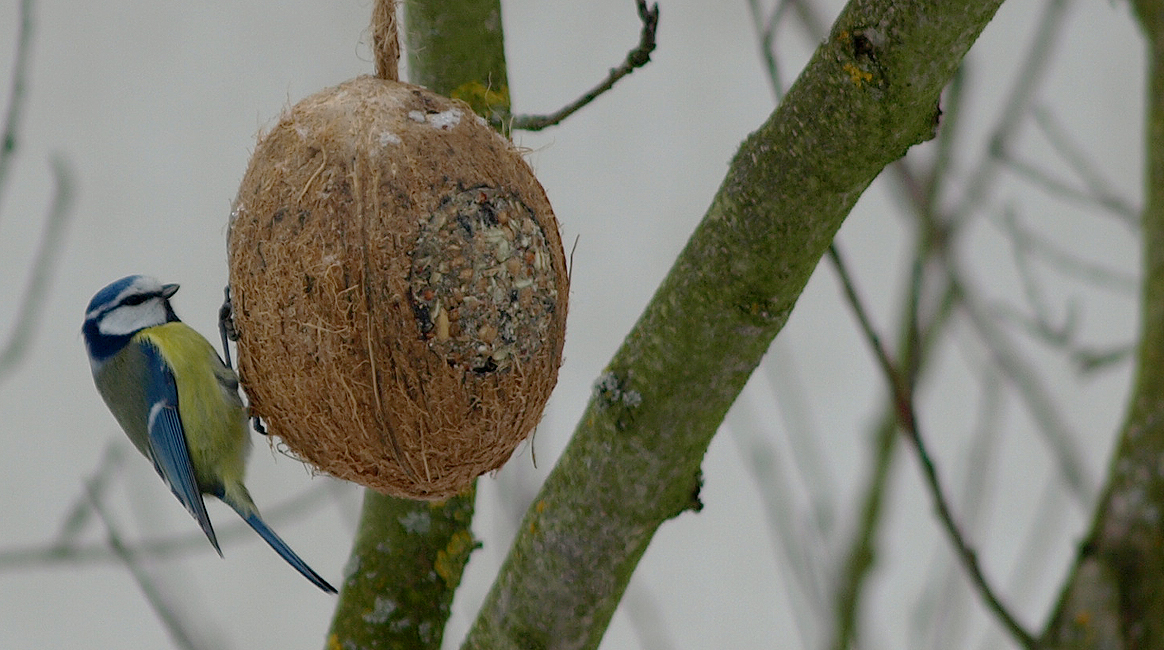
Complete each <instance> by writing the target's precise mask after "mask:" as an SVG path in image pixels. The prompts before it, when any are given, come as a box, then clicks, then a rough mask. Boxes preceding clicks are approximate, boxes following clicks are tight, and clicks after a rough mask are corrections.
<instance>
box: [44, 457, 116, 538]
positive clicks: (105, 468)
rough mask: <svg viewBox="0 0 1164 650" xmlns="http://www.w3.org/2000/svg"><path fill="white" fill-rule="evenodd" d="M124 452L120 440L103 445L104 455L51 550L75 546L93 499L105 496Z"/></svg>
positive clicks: (87, 520)
mask: <svg viewBox="0 0 1164 650" xmlns="http://www.w3.org/2000/svg"><path fill="white" fill-rule="evenodd" d="M124 450H125V447H124V444H123V443H122V441H120V440H111V441H110V442H109V444H107V445H105V453H103V454H101V461H100V462H99V463H97V469H96V470H94V471H93V473H92V474H91V475H90V476H89V480H88V481H86V483H85V484H86V486H87V488H88V489H87V490H86V491H85V493H83V494H81V495H80V497H78V498H77V500H76V502H75V503H74V504H73V507H72V508H70V509H69V514H67V515H65V518H64V520H63V521H62V523H61V530H60V532H59V533H57V539H56V541H55V542H53V545H52V548H56V549H65V548H68V547H70V546H72V545H74V544H76V540H77V538H78V537H79V536H80V535H81V532H82V531H83V530H84V529H85V526H86V525H87V524H88V523H89V518H90V517H91V516H92V515H93V499H94V498H98V499H100V498H101V497H102V496H103V495H104V494H105V488H106V486H108V485H109V481H110V480H111V479H112V478H113V477H114V476H116V475H117V472H118V470H119V469H120V468H121V462H122V461H123V460H124V459H125V454H124V453H123V451H124Z"/></svg>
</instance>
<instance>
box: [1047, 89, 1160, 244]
mask: <svg viewBox="0 0 1164 650" xmlns="http://www.w3.org/2000/svg"><path fill="white" fill-rule="evenodd" d="M1032 113H1033V114H1034V117H1035V124H1036V125H1038V127H1039V129H1040V130H1041V131H1042V132H1043V137H1045V138H1046V139H1047V142H1048V143H1050V144H1051V146H1052V147H1053V148H1054V149H1055V151H1056V152H1058V154H1059V157H1060V158H1062V159H1063V161H1064V162H1066V163H1067V165H1068V166H1069V167H1070V168H1071V170H1072V171H1073V172H1075V175H1076V176H1078V177H1079V178H1080V180H1082V181H1083V184H1084V185H1086V186H1087V188H1088V189H1089V190H1090V192H1091V197H1092V198H1093V199H1094V200H1095V202H1096V203H1097V204H1099V205H1100V206H1102V207H1104V208H1107V209H1108V210H1110V211H1111V212H1113V213H1114V214H1116V215H1117V216H1119V217H1122V218H1123V222H1124V225H1126V226H1128V227H1129V228H1133V229H1135V228H1139V226H1140V209H1139V208H1137V207H1135V206H1133V205H1132V204H1131V203H1129V202H1128V201H1126V200H1124V199H1123V198H1121V197H1120V196H1119V195H1118V194H1117V193H1116V192H1115V190H1113V189H1112V185H1111V183H1109V182H1108V181H1107V179H1105V178H1104V177H1103V175H1102V174H1100V173H1099V170H1098V169H1096V168H1095V166H1094V165H1093V164H1092V161H1091V157H1090V156H1088V155H1087V154H1086V153H1085V152H1084V151H1083V148H1082V147H1080V146H1079V145H1078V144H1076V143H1075V142H1074V141H1073V140H1072V138H1071V134H1070V133H1069V132H1068V130H1067V129H1065V128H1063V125H1061V124H1059V121H1058V120H1056V119H1055V115H1054V114H1053V113H1052V112H1051V111H1050V109H1048V108H1046V107H1043V106H1036V107H1035V109H1034V110H1033V111H1032Z"/></svg>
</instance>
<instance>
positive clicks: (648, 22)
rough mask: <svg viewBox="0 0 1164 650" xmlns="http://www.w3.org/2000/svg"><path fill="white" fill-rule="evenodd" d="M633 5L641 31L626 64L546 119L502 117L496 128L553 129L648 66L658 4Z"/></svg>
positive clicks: (637, 1) (643, 1)
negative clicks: (636, 11) (639, 69)
mask: <svg viewBox="0 0 1164 650" xmlns="http://www.w3.org/2000/svg"><path fill="white" fill-rule="evenodd" d="M635 5H636V6H637V7H638V11H639V20H641V21H642V23H643V28H642V31H641V32H639V44H638V45H637V46H636V47H635V48H634V49H633V50H631V51H630V52H629V53H627V55H626V60H624V61H623V62H622V63H621V64H619V66H618V67H617V68H611V69H610V73H609V74H608V75H606V79H604V80H603V81H602V83H600V84H598V85H597V86H595V87H593V88H591V89H590V90H588V91H587V92H586V94H584V95H582V96H581V97H579V98H578V99H576V100H574V101H573V102H570V103H569V104H566V105H565V106H563V107H562V108H560V109H558V110H557V111H555V112H553V113H550V114H549V115H513V116H504V115H503V116H500V117H498V118H496V122H497V125H498V126H506V125H508V126H509V128H511V129H514V130H517V129H521V130H523V131H540V130H542V129H544V128H547V127H551V126H554V125H555V124H558V123H560V122H561V121H562V120H564V119H566V118H567V117H570V116H571V115H573V114H574V113H575V112H576V111H577V110H578V109H580V108H582V107H583V106H585V105H587V104H589V103H590V102H592V101H594V100H595V99H597V98H598V96H599V95H601V94H602V93H605V92H606V91H608V90H610V89H611V88H612V87H613V86H614V84H615V83H617V82H618V80H619V79H622V78H623V77H625V76H627V75H628V74H630V73H632V72H634V71H635V69H636V68H641V67H643V66H644V65H646V64H647V63H649V62H650V60H651V53H652V52H654V51H655V30H656V29H657V28H658V26H659V4H658V3H655V4H653V5H650V6H648V5H647V2H646V0H635Z"/></svg>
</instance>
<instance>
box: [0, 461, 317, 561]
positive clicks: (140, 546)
mask: <svg viewBox="0 0 1164 650" xmlns="http://www.w3.org/2000/svg"><path fill="white" fill-rule="evenodd" d="M327 483H332V481H328V482H327ZM328 487H329V486H328V485H327V484H325V483H322V482H321V483H318V484H317V485H315V486H312V487H311V488H308V489H307V490H305V491H303V492H302V493H300V494H298V495H297V496H295V497H292V498H290V499H288V500H287V501H284V502H282V503H279V504H277V505H276V506H275V507H273V508H263V518H264V519H266V520H267V522H268V523H270V524H278V523H279V522H280V521H288V520H290V519H291V518H293V517H297V516H300V515H301V514H302V513H303V511H304V510H305V509H307V508H314V507H317V506H319V505H320V504H322V503H323V502H324V500H325V499H331V498H332V497H331V496H330V495H331V491H330V490H329V489H327V488H328ZM73 516H75V515H74V514H73V513H72V512H71V511H70V515H69V517H70V518H71V517H73ZM214 530H215V532H216V533H217V535H218V540H219V541H220V542H226V541H228V540H232V539H242V538H244V537H251V536H252V533H251V532H250V531H251V529H250V527H249V526H247V525H246V523H244V522H243V521H242V520H241V519H235V520H233V521H228V522H226V523H223V524H221V525H216V526H215V527H214ZM126 546H127V549H128V550H129V552H130V553H132V554H133V556H134V557H137V558H142V559H151V560H153V559H159V558H168V557H175V556H179V555H184V554H189V553H190V552H191V551H196V550H201V549H204V548H205V547H206V536H205V535H203V534H202V532H201V531H196V532H191V533H178V534H174V535H168V536H165V537H158V538H155V539H148V540H144V541H141V542H134V543H129V544H127V545H126ZM117 559H118V558H117V555H116V554H115V553H113V552H112V551H111V550H110V549H109V547H108V546H107V545H105V544H101V543H86V544H63V545H62V544H60V543H56V542H49V543H42V544H39V545H36V546H25V547H13V548H7V549H0V572H3V571H14V570H18V569H19V570H28V569H36V568H41V567H51V566H60V565H74V566H75V565H82V564H96V563H106V562H110V561H116V560H117Z"/></svg>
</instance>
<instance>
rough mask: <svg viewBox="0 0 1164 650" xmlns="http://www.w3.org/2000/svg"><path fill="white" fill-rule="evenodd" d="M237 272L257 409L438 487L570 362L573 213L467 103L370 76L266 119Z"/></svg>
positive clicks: (381, 479)
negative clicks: (565, 244)
mask: <svg viewBox="0 0 1164 650" xmlns="http://www.w3.org/2000/svg"><path fill="white" fill-rule="evenodd" d="M228 240H229V252H230V284H231V291H232V297H233V302H234V310H235V313H234V319H235V322H234V325H235V329H236V330H237V332H238V335H239V338H238V357H239V371H240V375H241V378H242V382H243V386H244V388H245V390H246V393H247V397H248V399H249V401H250V408H251V412H252V414H253V415H255V416H258V417H261V418H262V419H263V420H264V421H265V422H266V425H267V429H268V432H269V433H271V434H272V435H275V436H278V437H279V438H280V439H282V441H283V442H284V443H285V444H286V446H287V448H288V449H289V450H290V451H291V452H292V453H293V454H295V455H296V456H298V457H300V458H302V459H303V460H305V461H307V462H309V463H311V464H312V465H314V466H315V467H317V468H319V469H320V470H322V471H324V472H327V473H329V474H332V475H335V476H338V477H340V478H344V479H348V480H351V481H355V482H357V483H361V484H363V485H366V486H368V487H371V488H373V489H376V490H379V491H381V492H384V493H387V494H391V495H396V496H404V497H412V498H422V499H440V498H445V497H448V496H451V495H453V494H456V493H457V492H459V491H461V490H463V489H464V488H466V487H467V486H468V485H469V484H470V483H471V482H472V480H473V479H474V478H476V477H477V476H479V475H481V474H482V473H485V472H488V471H490V470H493V469H495V468H497V467H499V466H501V465H502V464H503V463H504V462H505V461H506V460H507V459H508V458H509V456H510V455H511V453H512V452H513V450H514V448H515V447H516V446H517V445H518V443H519V442H521V441H522V440H523V439H524V438H525V437H526V436H528V435H529V434H530V433H531V431H532V430H533V428H534V426H535V425H536V424H537V422H538V420H539V418H540V417H541V414H542V409H543V407H544V406H545V403H546V400H547V399H548V398H549V395H550V391H551V389H552V388H553V386H554V384H555V382H556V380H557V374H558V365H559V363H560V360H561V354H562V344H563V341H564V331H565V324H566V299H567V294H568V290H569V286H568V279H567V272H566V261H565V255H564V253H563V250H562V242H561V238H560V236H559V234H558V223H557V221H556V219H555V218H554V214H553V212H552V211H551V209H550V204H549V201H548V200H547V199H546V195H545V192H544V191H543V190H542V187H541V185H540V184H539V183H538V181H537V179H536V178H534V175H533V173H532V171H531V170H530V168H529V166H528V165H527V164H526V162H525V160H524V159H523V158H522V156H521V154H520V153H519V152H518V151H517V150H515V148H514V147H513V146H512V145H511V144H510V142H509V141H508V140H506V139H505V138H503V137H502V136H501V135H499V134H498V133H496V132H495V131H494V130H493V129H492V128H490V127H489V125H488V124H487V123H486V122H485V121H484V120H482V119H480V118H479V117H478V116H477V115H475V114H474V113H473V112H472V110H471V109H470V108H469V107H468V106H467V105H466V104H464V103H462V102H459V101H455V100H451V99H448V98H445V97H442V96H440V95H437V94H435V93H433V92H430V91H428V90H426V89H424V88H420V87H417V86H412V85H409V84H405V83H400V82H396V81H390V80H386V79H381V78H377V77H370V76H367V77H359V78H357V79H353V80H351V81H348V82H346V83H343V84H340V85H338V86H336V87H334V88H328V89H326V90H323V91H321V92H319V93H317V94H315V95H312V96H310V97H308V98H306V99H304V100H303V101H301V102H299V103H298V104H296V105H295V106H294V107H293V108H291V109H290V110H289V111H288V112H286V114H284V115H283V116H282V118H281V119H280V120H279V121H278V123H277V124H276V125H275V126H274V128H272V129H271V130H270V132H268V133H266V134H265V135H263V136H262V137H261V138H260V140H259V142H258V145H257V146H256V148H255V151H254V154H253V155H252V157H251V160H250V165H249V167H248V168H247V171H246V174H245V175H244V177H243V180H242V184H241V187H240V188H239V192H238V197H237V199H236V200H235V203H234V210H233V213H232V216H231V222H230V232H229V237H228Z"/></svg>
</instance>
